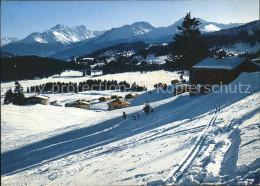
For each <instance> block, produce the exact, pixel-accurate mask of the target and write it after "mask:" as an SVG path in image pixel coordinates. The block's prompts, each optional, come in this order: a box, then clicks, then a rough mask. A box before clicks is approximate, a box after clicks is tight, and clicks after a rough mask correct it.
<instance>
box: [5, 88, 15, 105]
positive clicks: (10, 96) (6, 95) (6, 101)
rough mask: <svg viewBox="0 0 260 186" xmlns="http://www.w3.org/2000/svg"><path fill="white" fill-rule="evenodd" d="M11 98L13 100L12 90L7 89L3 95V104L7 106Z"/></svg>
mask: <svg viewBox="0 0 260 186" xmlns="http://www.w3.org/2000/svg"><path fill="white" fill-rule="evenodd" d="M13 98H14V94H13V91H12V89H9V90H8V91H7V92H6V93H5V99H4V104H9V103H12V102H13Z"/></svg>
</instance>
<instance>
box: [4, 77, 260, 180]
mask: <svg viewBox="0 0 260 186" xmlns="http://www.w3.org/2000/svg"><path fill="white" fill-rule="evenodd" d="M259 75H260V73H259V72H257V73H243V74H242V75H241V76H240V77H239V78H238V79H236V80H235V81H234V82H232V83H231V84H230V86H231V87H232V92H233V93H226V91H225V88H227V87H228V86H224V87H222V90H223V91H222V92H220V90H221V89H218V90H219V92H218V93H217V92H216V93H210V94H207V95H198V96H195V97H189V96H188V95H187V94H182V95H179V96H171V97H168V96H164V93H163V92H161V91H160V92H159V93H158V94H157V93H156V90H154V91H152V93H151V94H150V93H148V92H147V93H144V94H143V95H140V97H141V96H144V97H146V98H147V99H148V100H149V101H150V102H151V106H152V107H153V108H154V112H153V113H151V114H150V115H145V114H144V113H143V111H142V108H143V99H140V100H139V101H138V100H136V101H135V103H134V100H133V101H132V106H131V107H129V108H125V109H122V110H115V111H103V112H95V111H92V110H81V109H76V108H64V107H53V106H41V105H36V106H30V107H28V106H24V107H23V106H13V105H2V109H1V114H2V119H1V123H2V124H1V134H2V135H1V138H2V139H1V140H2V146H3V144H4V145H5V146H6V145H8V146H10V147H9V148H4V149H5V150H4V149H3V147H2V154H1V158H2V162H1V163H2V164H1V166H2V167H1V168H2V184H3V185H17V184H23V185H26V184H27V185H38V184H42V185H64V184H70V185H80V184H84V185H85V184H88V185H90V184H95V185H97V184H99V185H107V184H116V185H119V184H128V185H129V184H132V185H133V184H157V185H158V184H161V185H164V184H184V183H185V184H199V183H215V184H220V183H222V184H252V183H259V177H258V176H259V174H260V159H259V153H260V145H259V142H260V140H259V106H260V104H259V103H260V102H259V101H260V99H259V94H260V92H259V83H260V82H259ZM239 84H242V85H249V86H250V87H249V89H248V90H247V86H243V87H242V88H241V90H242V91H243V92H244V93H239V92H236V93H234V89H235V87H238V86H239ZM228 88H229V87H228ZM237 89H238V88H237ZM237 91H238V90H237ZM167 95H170V93H167ZM154 97H158V98H159V97H160V99H155V98H154ZM137 98H138V97H137ZM123 111H125V112H126V113H127V117H126V119H125V120H124V119H123V118H122V112H123ZM138 113H139V114H140V118H139V119H137V120H133V115H137V114H138ZM24 126H26V127H24ZM26 131H28V132H26ZM6 149H10V150H6ZM257 175H258V176H257Z"/></svg>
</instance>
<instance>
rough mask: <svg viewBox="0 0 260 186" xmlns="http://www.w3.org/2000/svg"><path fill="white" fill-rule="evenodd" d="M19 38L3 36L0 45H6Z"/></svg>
mask: <svg viewBox="0 0 260 186" xmlns="http://www.w3.org/2000/svg"><path fill="white" fill-rule="evenodd" d="M19 40H20V39H19V38H17V37H4V38H1V46H4V45H7V44H10V43H14V42H16V41H19Z"/></svg>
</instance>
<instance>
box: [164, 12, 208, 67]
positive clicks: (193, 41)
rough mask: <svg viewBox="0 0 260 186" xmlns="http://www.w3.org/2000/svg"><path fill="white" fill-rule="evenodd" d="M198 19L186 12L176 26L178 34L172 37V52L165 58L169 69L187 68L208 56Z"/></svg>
mask: <svg viewBox="0 0 260 186" xmlns="http://www.w3.org/2000/svg"><path fill="white" fill-rule="evenodd" d="M200 24H201V23H200V21H199V20H197V19H196V18H191V15H190V13H188V14H187V15H186V16H185V17H184V20H183V22H182V25H181V26H178V31H179V33H178V34H175V36H174V37H173V39H174V42H173V49H172V53H171V54H170V55H169V56H168V59H167V60H166V62H167V64H166V67H167V68H170V70H187V69H189V68H191V67H192V66H193V65H195V64H196V63H198V62H199V61H201V60H202V59H203V58H205V57H207V56H208V46H207V44H206V42H205V41H204V40H203V38H202V36H201V33H200V31H199V28H198V26H199V25H200Z"/></svg>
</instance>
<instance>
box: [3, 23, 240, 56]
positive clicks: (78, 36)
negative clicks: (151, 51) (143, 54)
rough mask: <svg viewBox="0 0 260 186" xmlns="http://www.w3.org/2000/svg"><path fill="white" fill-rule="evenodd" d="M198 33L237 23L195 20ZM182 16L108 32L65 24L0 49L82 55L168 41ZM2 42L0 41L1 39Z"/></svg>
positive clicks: (36, 33)
mask: <svg viewBox="0 0 260 186" xmlns="http://www.w3.org/2000/svg"><path fill="white" fill-rule="evenodd" d="M199 20H200V22H201V25H200V26H199V28H200V30H201V32H202V33H209V32H215V31H220V30H224V29H229V28H233V27H237V26H240V25H241V24H239V23H232V24H219V23H214V22H207V21H205V20H202V19H199ZM182 22H183V19H180V20H179V21H177V22H175V23H174V24H172V25H170V26H168V27H158V28H156V27H154V26H152V25H151V24H150V23H148V22H136V23H134V24H131V25H124V26H122V27H119V28H112V29H111V30H108V31H100V32H99V31H90V30H88V29H87V28H86V27H85V26H84V25H81V26H76V27H68V26H64V25H60V24H58V25H56V26H54V27H53V28H51V29H49V30H46V31H44V32H42V33H39V32H35V33H32V34H30V35H28V36H27V37H26V38H24V39H22V40H19V41H13V42H9V43H8V44H5V45H1V46H2V47H1V50H2V51H5V52H9V53H13V54H17V55H38V56H43V57H52V58H57V59H68V58H71V57H76V56H83V55H87V54H90V53H92V52H95V51H97V50H100V49H102V48H106V47H110V46H113V45H115V44H119V43H131V42H136V41H143V42H145V43H147V44H152V43H163V42H170V41H172V38H173V36H174V34H176V33H177V32H178V30H177V26H180V25H181V23H182ZM1 43H2V41H1Z"/></svg>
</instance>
